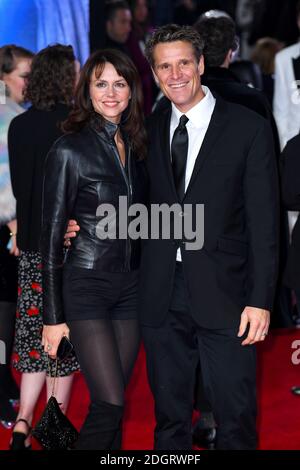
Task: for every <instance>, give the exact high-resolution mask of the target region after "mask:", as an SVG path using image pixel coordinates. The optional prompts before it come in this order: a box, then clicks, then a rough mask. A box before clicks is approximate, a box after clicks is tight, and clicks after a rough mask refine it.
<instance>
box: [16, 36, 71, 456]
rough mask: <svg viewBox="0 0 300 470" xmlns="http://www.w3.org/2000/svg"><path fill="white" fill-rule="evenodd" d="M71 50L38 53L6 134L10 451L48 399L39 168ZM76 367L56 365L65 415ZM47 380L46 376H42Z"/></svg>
mask: <svg viewBox="0 0 300 470" xmlns="http://www.w3.org/2000/svg"><path fill="white" fill-rule="evenodd" d="M76 69H77V71H78V63H77V64H76V63H75V57H74V53H73V49H72V47H71V46H64V45H60V44H56V45H53V46H49V47H46V48H45V49H43V50H41V51H40V52H39V53H38V54H37V55H36V56H35V58H34V60H33V62H32V68H31V72H30V75H29V79H28V86H27V89H26V93H25V96H26V99H27V100H28V101H30V102H31V103H32V106H31V107H30V108H29V109H28V110H27V111H26V112H25V113H23V114H21V115H20V116H18V117H16V118H15V119H13V121H12V122H11V125H10V128H9V133H8V148H9V159H10V170H11V182H12V188H13V192H14V196H15V198H16V201H17V225H18V233H17V246H18V248H19V249H20V256H19V266H18V305H17V318H16V328H15V344H14V355H13V366H14V367H15V368H16V369H17V370H18V371H20V372H21V373H22V377H21V396H20V409H19V413H18V416H17V421H16V424H15V426H14V430H13V434H12V440H11V444H10V447H11V449H12V450H20V449H25V448H26V449H28V448H30V429H31V423H32V418H33V414H34V410H35V407H36V404H37V401H38V398H39V396H40V393H41V390H42V388H43V385H44V383H45V381H46V383H47V398H49V397H50V395H51V388H52V387H51V385H52V381H51V375H53V373H54V370H55V361H52V362H50V363H49V364H48V355H47V354H46V353H45V352H44V350H43V346H42V326H43V321H42V311H43V302H42V292H43V288H42V271H41V255H40V243H39V242H40V234H41V223H42V186H43V167H44V162H45V159H46V155H47V153H48V151H49V149H50V147H51V146H52V144H53V142H54V141H55V140H57V139H58V137H60V136H61V134H62V131H61V130H60V123H61V122H62V121H64V120H65V119H66V118H67V116H68V114H69V112H70V109H71V107H72V102H73V96H74V87H75V82H76ZM78 368H79V366H78V363H77V361H76V358H75V356H74V354H73V355H71V356H70V357H68V358H67V359H65V360H63V361H59V365H58V370H57V375H58V378H57V383H56V398H57V401H58V403H60V404H61V409H62V411H63V412H64V413H65V412H66V410H67V407H68V403H69V397H70V392H71V386H72V380H73V372H74V371H76V370H78ZM46 376H47V377H46Z"/></svg>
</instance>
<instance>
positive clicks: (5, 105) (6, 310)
mask: <svg viewBox="0 0 300 470" xmlns="http://www.w3.org/2000/svg"><path fill="white" fill-rule="evenodd" d="M32 58H33V53H32V52H31V51H29V50H27V49H24V48H23V47H20V46H16V45H15V44H8V45H5V46H2V47H1V48H0V340H1V341H3V343H4V344H5V358H4V359H5V361H3V362H5V363H3V364H2V363H1V364H0V422H1V423H2V424H3V426H4V427H6V428H11V427H12V426H13V423H14V421H15V419H16V411H15V409H14V408H13V406H12V403H11V402H12V401H15V400H18V399H19V389H18V387H17V385H16V383H15V381H14V380H13V377H12V375H11V365H10V362H11V353H12V347H13V338H14V327H15V317H16V300H17V260H16V256H17V255H18V248H17V245H16V231H17V225H16V223H17V222H16V201H15V198H14V196H13V192H12V189H11V181H10V171H9V160H8V148H7V133H8V128H9V124H10V122H11V120H12V119H13V118H14V117H16V116H17V115H18V114H21V113H23V112H24V108H22V106H21V104H22V103H23V102H24V90H25V86H26V80H27V77H28V74H29V72H30V66H31V61H32ZM8 246H9V248H8ZM1 344H2V343H1ZM0 362H1V361H0Z"/></svg>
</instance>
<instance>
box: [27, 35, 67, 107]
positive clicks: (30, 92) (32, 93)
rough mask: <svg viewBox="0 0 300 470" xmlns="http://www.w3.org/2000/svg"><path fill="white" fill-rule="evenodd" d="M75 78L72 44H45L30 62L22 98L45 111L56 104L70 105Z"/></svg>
mask: <svg viewBox="0 0 300 470" xmlns="http://www.w3.org/2000/svg"><path fill="white" fill-rule="evenodd" d="M75 77H76V73H75V56H74V52H73V48H72V46H65V45H62V44H55V45H53V46H48V47H46V48H45V49H42V50H41V51H40V52H39V53H38V54H37V55H36V56H35V57H34V59H33V61H32V65H31V72H30V74H29V78H28V85H27V87H26V90H25V99H26V101H30V102H31V103H32V104H33V106H35V107H36V108H37V109H43V110H46V111H49V110H51V108H53V106H55V105H56V104H58V103H64V104H66V105H69V106H70V105H71V104H72V101H73V98H74V89H75Z"/></svg>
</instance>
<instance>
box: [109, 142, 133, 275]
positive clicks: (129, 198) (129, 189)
mask: <svg viewBox="0 0 300 470" xmlns="http://www.w3.org/2000/svg"><path fill="white" fill-rule="evenodd" d="M112 145H113V148H114V150H115V157H116V159H117V160H118V165H119V167H120V169H121V172H122V175H123V178H124V180H125V183H126V187H127V215H128V209H129V206H130V205H131V201H132V184H131V183H132V182H131V147H130V145H129V147H128V163H127V165H128V176H129V179H128V178H127V175H126V171H125V168H124V166H123V164H122V162H121V158H120V154H119V151H118V147H117V145H116V143H115V141H114V140H112ZM127 235H128V234H127ZM130 257H131V244H130V239H129V237H128V236H127V238H126V254H125V270H127V271H130Z"/></svg>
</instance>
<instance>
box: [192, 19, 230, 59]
mask: <svg viewBox="0 0 300 470" xmlns="http://www.w3.org/2000/svg"><path fill="white" fill-rule="evenodd" d="M194 28H195V29H196V30H197V32H198V33H199V35H200V37H201V39H202V40H203V41H204V51H203V53H204V61H205V65H207V66H209V67H220V66H221V65H222V64H223V63H224V61H225V59H226V56H227V54H228V51H229V50H230V49H232V50H233V51H235V50H236V49H237V48H238V39H237V36H236V29H235V23H234V21H233V20H232V19H231V18H226V17H219V18H205V17H201V18H200V19H199V20H198V21H197V23H196V24H195V25H194Z"/></svg>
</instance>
